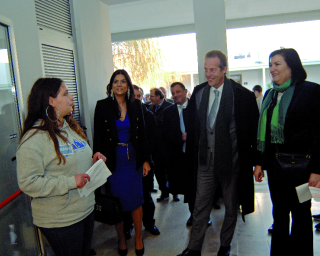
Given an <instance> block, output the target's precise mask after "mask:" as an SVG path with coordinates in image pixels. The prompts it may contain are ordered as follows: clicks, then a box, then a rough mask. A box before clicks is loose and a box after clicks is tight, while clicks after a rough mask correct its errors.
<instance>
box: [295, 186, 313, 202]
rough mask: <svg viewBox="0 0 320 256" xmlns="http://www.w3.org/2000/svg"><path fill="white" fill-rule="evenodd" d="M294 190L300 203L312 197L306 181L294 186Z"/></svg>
mask: <svg viewBox="0 0 320 256" xmlns="http://www.w3.org/2000/svg"><path fill="white" fill-rule="evenodd" d="M296 191H297V195H298V198H299V202H300V203H303V202H305V201H308V200H310V199H311V198H312V195H311V193H310V190H309V186H308V183H305V184H302V185H300V186H298V187H296Z"/></svg>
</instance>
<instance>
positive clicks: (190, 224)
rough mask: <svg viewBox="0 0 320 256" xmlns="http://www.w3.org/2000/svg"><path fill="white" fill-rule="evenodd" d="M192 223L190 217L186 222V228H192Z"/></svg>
mask: <svg viewBox="0 0 320 256" xmlns="http://www.w3.org/2000/svg"><path fill="white" fill-rule="evenodd" d="M192 222H193V220H192V216H190V218H189V219H188V221H187V226H188V227H191V226H192Z"/></svg>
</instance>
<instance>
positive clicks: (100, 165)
mask: <svg viewBox="0 0 320 256" xmlns="http://www.w3.org/2000/svg"><path fill="white" fill-rule="evenodd" d="M86 174H88V175H89V176H90V182H87V184H86V185H85V186H83V187H82V188H81V189H78V192H79V195H80V197H83V196H88V195H89V194H90V193H91V192H93V191H94V190H96V189H97V188H98V187H100V186H102V185H103V184H104V183H106V182H107V178H108V177H109V176H110V175H111V172H110V170H109V169H108V168H107V166H106V165H105V163H104V161H103V160H102V159H100V160H98V161H97V162H96V163H95V164H94V165H93V166H92V167H91V168H90V169H89V170H88V171H87V172H86Z"/></svg>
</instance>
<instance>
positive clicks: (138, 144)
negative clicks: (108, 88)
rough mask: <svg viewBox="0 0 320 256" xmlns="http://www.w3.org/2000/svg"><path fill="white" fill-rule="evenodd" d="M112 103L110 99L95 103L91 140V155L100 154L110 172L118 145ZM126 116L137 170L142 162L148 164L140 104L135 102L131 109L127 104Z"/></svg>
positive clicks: (148, 158) (113, 168)
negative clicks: (104, 158)
mask: <svg viewBox="0 0 320 256" xmlns="http://www.w3.org/2000/svg"><path fill="white" fill-rule="evenodd" d="M113 103H114V102H113V100H112V98H111V97H108V98H106V99H103V100H99V101H98V102H97V105H96V109H95V113H94V139H93V153H96V152H101V153H102V154H103V155H105V156H106V158H107V161H106V165H107V166H108V168H109V169H110V171H111V172H114V170H115V167H116V157H117V156H116V147H117V145H118V143H119V138H118V131H117V127H116V120H117V116H116V113H115V111H114V109H115V108H114V105H113ZM127 114H128V117H129V120H130V143H132V145H133V146H134V148H135V150H136V151H137V166H136V167H137V169H138V168H139V167H141V166H142V165H143V163H144V162H146V161H147V162H149V163H150V154H149V150H148V146H147V137H146V132H145V124H144V117H143V114H142V107H141V102H140V101H139V100H135V102H134V103H133V105H132V107H130V106H129V104H127Z"/></svg>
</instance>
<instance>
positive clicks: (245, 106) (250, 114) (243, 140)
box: [187, 78, 260, 216]
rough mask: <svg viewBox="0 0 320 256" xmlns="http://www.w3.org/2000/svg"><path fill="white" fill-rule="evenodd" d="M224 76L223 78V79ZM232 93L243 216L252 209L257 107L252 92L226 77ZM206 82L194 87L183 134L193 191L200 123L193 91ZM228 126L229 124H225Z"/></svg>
mask: <svg viewBox="0 0 320 256" xmlns="http://www.w3.org/2000/svg"><path fill="white" fill-rule="evenodd" d="M225 79H226V78H225ZM230 81H231V84H232V88H233V94H234V111H235V122H236V134H237V145H238V154H239V165H240V178H239V200H240V204H241V205H242V214H243V216H244V215H245V214H248V213H252V212H254V183H253V166H254V165H257V164H258V163H259V160H260V153H259V152H258V151H257V150H256V144H257V126H258V118H259V110H258V106H257V102H256V99H255V96H254V93H253V92H251V91H249V90H248V89H246V88H245V87H243V86H241V85H240V84H238V83H236V82H235V81H233V80H230ZM206 85H207V82H205V83H203V84H200V85H198V86H197V87H195V89H194V91H193V94H192V96H191V99H190V102H189V105H188V108H189V111H190V117H189V118H190V120H192V122H191V126H190V128H189V131H188V135H187V160H188V161H189V163H188V166H189V167H190V169H189V174H188V176H189V177H190V180H189V183H188V188H189V189H190V190H192V191H193V193H195V190H196V177H197V169H198V150H199V138H200V131H199V127H200V123H199V116H198V111H197V106H196V94H197V92H198V91H199V90H200V89H201V88H203V87H204V86H206ZM226 129H229V127H226Z"/></svg>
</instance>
